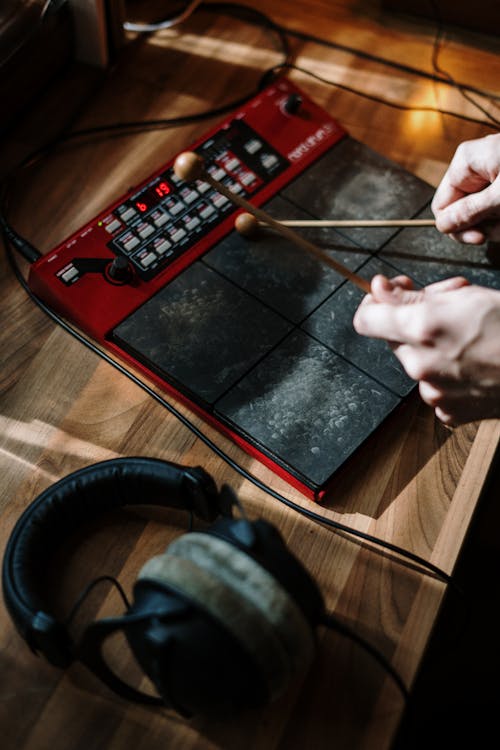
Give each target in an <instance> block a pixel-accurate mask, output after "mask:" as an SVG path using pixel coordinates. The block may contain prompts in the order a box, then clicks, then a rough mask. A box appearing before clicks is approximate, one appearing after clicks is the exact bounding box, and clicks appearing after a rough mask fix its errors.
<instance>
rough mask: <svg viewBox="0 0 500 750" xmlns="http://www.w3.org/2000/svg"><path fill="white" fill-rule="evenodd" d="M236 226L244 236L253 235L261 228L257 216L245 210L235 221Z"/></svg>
mask: <svg viewBox="0 0 500 750" xmlns="http://www.w3.org/2000/svg"><path fill="white" fill-rule="evenodd" d="M234 228H235V229H236V231H237V232H239V233H240V234H242V235H243V236H244V237H253V236H254V235H255V234H256V233H257V230H258V228H259V222H258V220H257V219H256V218H255V216H253V215H252V214H249V213H248V212H245V213H243V214H238V216H237V217H236V219H235V221H234Z"/></svg>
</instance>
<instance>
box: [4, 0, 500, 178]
mask: <svg viewBox="0 0 500 750" xmlns="http://www.w3.org/2000/svg"><path fill="white" fill-rule="evenodd" d="M204 9H205V10H209V11H219V12H220V11H221V10H223V11H225V12H227V13H229V15H232V16H234V15H237V16H238V17H239V18H243V19H244V20H245V21H247V22H249V23H251V22H255V21H256V20H257V21H258V23H259V25H262V26H264V27H265V28H268V29H269V30H271V31H272V32H274V33H276V34H277V35H278V37H279V40H280V43H281V52H282V55H283V61H282V62H281V63H278V64H277V65H274V66H272V67H271V68H269V69H268V70H267V71H265V72H264V73H263V74H262V76H261V78H260V80H259V82H258V85H257V87H256V89H255V90H254V91H251V92H249V93H248V94H246V95H244V96H241V97H239V98H238V99H236V100H234V101H231V102H229V103H228V104H225V105H222V106H220V107H214V108H213V109H209V110H205V111H204V112H195V113H192V114H189V115H183V116H180V117H172V118H158V119H154V120H153V119H152V120H136V121H134V120H132V121H128V122H121V123H109V124H104V125H96V126H93V127H89V128H82V129H80V130H73V131H72V132H70V133H63V134H60V135H59V136H57V137H56V138H54V139H52V140H51V141H50V142H49V143H48V144H46V145H45V146H43V147H41V148H39V149H37V150H36V151H34V152H32V153H31V154H29V155H28V156H27V157H26V158H25V159H24V160H23V161H22V162H21V164H20V165H19V168H23V167H25V166H28V165H31V164H33V163H34V162H35V161H38V160H39V159H40V158H43V157H44V156H45V155H47V154H48V153H50V151H52V149H54V148H56V147H59V146H61V145H63V144H65V143H68V142H70V141H75V140H79V139H83V138H89V137H90V138H92V137H93V136H96V135H103V134H110V135H112V134H114V135H118V136H127V135H134V134H137V132H144V131H148V130H159V129H164V128H171V127H181V126H183V125H189V124H192V123H195V122H201V121H203V120H206V119H209V118H211V117H219V116H221V115H224V114H226V113H228V112H231V111H233V110H235V109H237V108H238V107H240V106H242V105H243V104H245V103H246V102H247V101H249V100H250V99H252V98H253V97H254V96H256V95H257V94H258V93H259V92H260V91H261V90H262V89H263V88H264V87H265V86H267V85H268V84H269V83H270V82H271V81H272V79H273V78H274V77H275V74H276V73H277V72H278V71H279V70H282V69H287V68H289V69H295V70H297V71H300V72H302V73H303V74H305V75H309V76H311V77H312V78H315V79H316V80H318V81H320V82H321V83H325V84H326V85H328V86H336V87H337V88H340V89H342V90H344V91H347V92H349V93H352V94H355V95H356V96H361V97H363V98H366V99H369V100H371V101H375V102H377V103H379V104H383V105H386V106H388V107H392V108H393V109H398V110H406V111H412V110H413V111H421V112H439V113H440V114H443V115H448V116H450V117H456V118H457V119H461V120H465V121H466V122H472V123H477V124H478V125H484V126H486V127H490V128H491V127H495V126H494V125H493V124H492V123H491V122H488V121H486V120H481V119H479V118H474V117H469V116H467V115H462V114H460V113H458V112H453V111H452V110H442V109H439V108H438V107H430V106H421V107H417V106H410V105H404V104H400V103H398V102H394V101H391V100H387V99H384V98H383V97H378V96H376V95H374V94H369V93H367V92H363V91H361V90H359V89H356V88H354V87H352V86H347V85H346V84H342V83H337V82H335V81H330V80H328V79H326V78H323V77H322V76H320V75H318V74H316V73H313V72H312V71H308V70H306V69H305V68H300V67H299V66H294V65H293V64H292V63H291V62H290V57H291V52H290V49H289V45H288V40H287V35H294V36H297V37H300V38H304V39H308V40H309V41H312V42H315V43H317V44H323V45H325V46H331V47H334V48H340V49H345V50H347V51H350V52H352V53H354V54H358V55H360V56H366V57H367V58H368V59H371V60H374V61H376V62H380V63H383V64H385V65H390V66H393V67H395V68H398V69H402V70H405V71H407V72H410V73H413V74H415V75H419V76H424V77H428V78H431V79H433V80H439V81H440V82H442V83H449V84H450V85H452V84H451V83H450V81H449V80H448V79H446V78H440V77H438V76H436V75H435V74H434V75H432V74H427V73H426V72H425V71H422V70H419V69H416V68H409V67H408V66H403V65H400V64H398V63H392V62H391V61H389V60H384V59H383V58H378V57H377V56H375V55H370V54H369V53H366V54H364V53H363V52H362V51H359V50H356V49H354V48H353V49H351V48H349V47H345V48H344V47H343V46H342V45H337V44H335V43H333V42H328V41H326V40H323V39H320V38H317V37H314V36H312V35H308V34H302V33H299V32H295V31H293V30H290V29H287V28H286V27H284V26H281V25H279V24H277V23H275V22H274V21H272V20H271V19H270V18H269V17H268V16H266V15H265V14H264V13H261V12H260V11H257V10H255V9H253V8H249V7H248V6H245V5H241V4H238V3H209V4H206V5H204ZM454 85H456V82H455V84H454ZM459 85H460V86H461V87H462V88H463V89H468V90H471V91H475V92H476V93H480V94H481V95H483V96H490V97H495V95H494V94H490V93H486V92H482V91H480V90H478V89H474V88H473V87H467V86H466V85H465V84H459ZM498 98H500V96H499V97H498ZM487 116H488V117H490V115H489V114H488V115H487Z"/></svg>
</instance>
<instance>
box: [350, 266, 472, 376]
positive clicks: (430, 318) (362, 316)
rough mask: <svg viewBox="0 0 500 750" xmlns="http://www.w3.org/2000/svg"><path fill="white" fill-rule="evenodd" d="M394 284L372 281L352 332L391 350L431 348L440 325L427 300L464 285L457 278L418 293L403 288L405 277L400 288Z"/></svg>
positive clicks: (380, 278) (377, 278)
mask: <svg viewBox="0 0 500 750" xmlns="http://www.w3.org/2000/svg"><path fill="white" fill-rule="evenodd" d="M394 281H395V280H394V279H392V280H389V279H387V278H386V277H385V276H381V275H378V276H375V277H374V278H373V279H372V283H371V289H372V293H371V294H370V295H367V297H365V299H364V300H363V302H362V303H361V305H360V306H359V307H358V309H357V311H356V313H355V315H354V319H353V325H354V329H355V330H356V331H357V333H359V334H361V335H362V336H372V337H373V338H379V339H386V340H387V341H390V342H392V347H393V348H394V346H397V345H398V344H410V345H412V346H417V347H426V346H427V347H433V346H434V343H435V339H436V336H437V335H438V334H439V332H440V330H441V325H440V323H439V320H438V317H437V316H436V314H435V312H433V310H432V309H431V307H430V301H431V299H432V298H433V297H434V296H436V295H437V294H439V293H444V292H451V291H454V290H457V289H460V288H461V287H463V286H467V285H468V281H467V280H466V279H464V278H463V277H461V276H457V277H453V278H451V279H445V280H443V281H438V282H436V283H435V284H431V285H429V286H428V287H425V288H424V289H418V290H414V289H412V288H407V287H408V286H410V285H411V286H412V283H411V281H410V280H409V279H408V278H407V277H403V280H402V281H401V283H402V284H403V286H400V285H399V282H398V284H395V283H394ZM426 299H428V300H429V305H427V304H426ZM415 305H418V311H417V310H416V309H415ZM398 356H399V355H398ZM409 374H410V377H414V375H413V374H411V373H409ZM416 379H419V378H416Z"/></svg>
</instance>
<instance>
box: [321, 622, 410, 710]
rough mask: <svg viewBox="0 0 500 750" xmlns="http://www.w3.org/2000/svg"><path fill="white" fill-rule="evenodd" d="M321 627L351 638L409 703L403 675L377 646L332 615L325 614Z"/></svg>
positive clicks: (408, 694)
mask: <svg viewBox="0 0 500 750" xmlns="http://www.w3.org/2000/svg"><path fill="white" fill-rule="evenodd" d="M320 625H324V626H325V627H326V628H328V629H329V630H333V631H335V632H336V633H339V634H340V635H342V636H344V637H345V638H349V639H350V640H351V641H353V642H354V643H356V644H357V645H358V646H360V647H361V648H362V649H363V650H364V651H366V652H367V653H368V654H369V655H370V656H371V657H372V658H373V659H375V661H377V662H378V663H379V664H380V666H381V667H382V668H383V669H385V671H386V672H387V673H388V674H389V675H390V676H391V677H392V679H393V680H394V682H395V684H396V685H397V687H398V688H399V690H400V692H401V695H402V696H403V698H404V700H405V702H408V699H409V697H410V693H409V690H408V688H407V687H406V685H405V683H404V682H403V680H402V678H401V675H400V674H399V673H398V672H397V671H396V670H395V669H394V667H393V666H392V664H391V662H390V661H389V660H388V659H386V658H385V656H384V655H383V654H382V652H381V651H380V650H379V649H377V648H375V646H373V645H372V644H371V643H369V641H367V640H366V639H365V638H363V637H362V636H360V635H359V634H358V633H356V631H355V630H352V628H349V627H348V626H347V625H345V623H342V622H340V620H338V619H337V618H336V617H333V616H332V615H329V614H324V615H323V617H322V619H321V622H320Z"/></svg>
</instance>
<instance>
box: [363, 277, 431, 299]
mask: <svg viewBox="0 0 500 750" xmlns="http://www.w3.org/2000/svg"><path fill="white" fill-rule="evenodd" d="M408 281H409V280H408ZM370 291H371V295H372V298H373V300H374V302H384V303H386V304H388V305H405V304H411V303H413V302H416V301H417V300H418V299H420V297H421V296H422V292H418V291H415V290H413V289H412V288H411V284H408V283H400V280H399V279H398V278H396V279H388V278H387V276H383V275H382V274H377V275H376V276H374V277H373V279H372V281H371V290H370Z"/></svg>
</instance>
